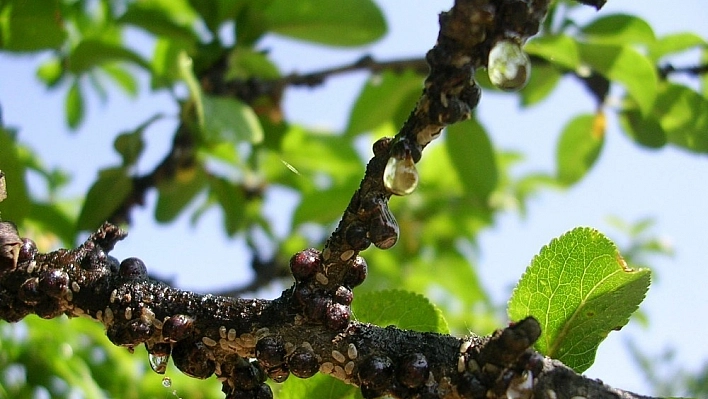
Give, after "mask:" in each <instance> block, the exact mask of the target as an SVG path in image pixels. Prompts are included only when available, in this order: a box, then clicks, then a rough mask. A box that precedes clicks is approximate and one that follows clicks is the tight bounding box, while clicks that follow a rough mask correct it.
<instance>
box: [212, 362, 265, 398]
mask: <svg viewBox="0 0 708 399" xmlns="http://www.w3.org/2000/svg"><path fill="white" fill-rule="evenodd" d="M234 363H235V364H234V367H233V368H232V369H231V370H228V371H226V370H224V368H225V367H226V365H224V366H222V371H225V372H228V373H229V375H230V377H227V378H229V379H230V380H231V381H233V383H234V386H235V387H236V389H240V390H243V391H252V390H254V389H256V388H257V387H258V386H259V385H261V384H262V383H263V382H264V381H265V379H266V375H265V373H264V372H263V370H262V369H261V368H260V367H258V366H257V363H251V362H248V361H245V360H242V361H236V362H234ZM232 364H233V363H232Z"/></svg>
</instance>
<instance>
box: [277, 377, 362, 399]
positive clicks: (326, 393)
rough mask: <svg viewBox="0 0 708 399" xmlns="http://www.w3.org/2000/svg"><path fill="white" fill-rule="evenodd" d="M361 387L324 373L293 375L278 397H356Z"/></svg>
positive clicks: (297, 398) (335, 398)
mask: <svg viewBox="0 0 708 399" xmlns="http://www.w3.org/2000/svg"><path fill="white" fill-rule="evenodd" d="M359 391H360V390H359V388H357V387H355V386H352V385H349V384H345V383H344V382H342V381H340V380H338V379H336V378H334V377H332V376H329V375H325V374H322V373H317V374H315V375H314V376H313V377H310V378H307V379H300V378H297V377H293V376H291V377H290V378H288V379H287V380H285V382H284V383H283V384H282V389H281V391H280V393H279V394H278V399H302V398H317V399H320V398H321V399H354V398H356V397H357V396H356V393H357V392H359Z"/></svg>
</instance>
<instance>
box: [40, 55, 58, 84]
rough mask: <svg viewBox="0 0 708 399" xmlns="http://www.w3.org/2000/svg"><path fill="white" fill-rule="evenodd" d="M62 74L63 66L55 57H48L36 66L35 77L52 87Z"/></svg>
mask: <svg viewBox="0 0 708 399" xmlns="http://www.w3.org/2000/svg"><path fill="white" fill-rule="evenodd" d="M63 75H64V68H63V67H62V65H61V61H59V59H57V58H50V59H49V60H47V61H45V62H44V63H43V64H42V65H40V66H39V68H37V77H38V78H39V79H40V80H41V81H42V82H44V84H46V85H47V87H54V86H55V85H56V84H57V83H59V81H60V80H61V77H62V76H63Z"/></svg>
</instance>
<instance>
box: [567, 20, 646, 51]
mask: <svg viewBox="0 0 708 399" xmlns="http://www.w3.org/2000/svg"><path fill="white" fill-rule="evenodd" d="M581 32H582V33H583V34H584V35H585V37H586V39H588V40H589V41H591V42H594V43H608V44H626V43H633V44H638V43H641V44H651V43H653V42H654V40H655V38H654V30H653V29H652V28H651V25H649V24H648V23H647V22H646V21H645V20H643V19H641V18H639V17H637V16H634V15H627V14H614V15H606V16H602V17H599V18H597V19H595V20H594V21H592V22H590V23H589V24H588V25H586V26H585V27H583V28H582V29H581Z"/></svg>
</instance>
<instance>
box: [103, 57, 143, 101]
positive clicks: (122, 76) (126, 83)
mask: <svg viewBox="0 0 708 399" xmlns="http://www.w3.org/2000/svg"><path fill="white" fill-rule="evenodd" d="M101 69H103V71H104V72H106V74H108V76H110V77H111V79H113V81H114V82H115V83H116V84H117V85H118V87H120V88H121V89H123V91H124V92H125V93H126V94H128V95H129V96H131V97H135V96H137V95H138V81H137V79H136V78H135V76H133V74H131V73H130V72H128V70H127V69H126V68H123V67H122V66H119V65H116V64H105V65H103V66H102V68H101Z"/></svg>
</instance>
